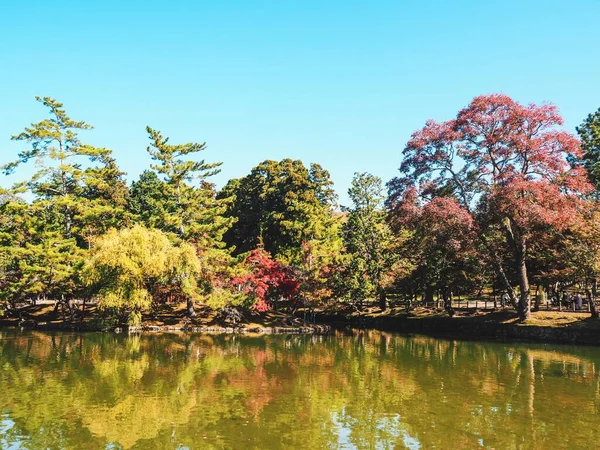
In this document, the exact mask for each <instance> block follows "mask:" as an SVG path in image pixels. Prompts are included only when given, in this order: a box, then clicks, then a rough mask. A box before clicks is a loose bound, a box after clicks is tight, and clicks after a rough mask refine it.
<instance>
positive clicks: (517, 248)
mask: <svg viewBox="0 0 600 450" xmlns="http://www.w3.org/2000/svg"><path fill="white" fill-rule="evenodd" d="M562 123H563V121H562V118H561V117H560V115H559V114H558V110H557V108H556V107H555V106H554V105H541V106H539V105H534V104H530V105H522V104H520V103H518V102H516V101H514V100H512V99H511V98H510V97H508V96H506V95H504V94H492V95H483V96H479V97H476V98H475V99H473V101H472V102H471V103H470V104H469V106H467V107H466V108H464V109H462V110H461V111H459V113H458V115H457V117H456V119H453V120H449V121H447V122H443V123H438V122H435V121H428V122H427V123H426V125H425V127H423V128H422V129H421V130H419V131H417V132H416V133H414V134H413V135H412V137H411V139H410V140H409V142H408V144H407V145H406V148H405V149H404V152H403V154H404V160H403V163H402V165H401V167H400V171H401V172H402V173H403V176H402V177H398V178H396V179H394V180H392V182H390V188H391V193H392V195H391V203H392V205H393V204H394V203H396V204H400V203H402V202H403V197H404V196H405V195H406V194H410V195H414V191H412V194H411V189H414V188H415V187H418V192H419V193H420V194H421V195H422V196H423V197H424V198H426V199H427V200H431V199H432V198H435V197H439V196H449V195H450V196H453V197H455V198H456V199H457V200H458V202H459V204H460V207H461V208H463V209H464V211H465V212H467V213H468V214H469V215H470V216H471V217H472V218H473V220H474V222H475V223H476V226H477V230H478V232H477V235H478V237H479V238H480V240H481V242H482V243H483V244H484V245H485V246H486V248H487V249H488V250H489V251H490V253H491V256H492V260H493V261H494V262H495V265H496V269H497V271H498V274H499V275H500V277H501V279H502V280H503V281H504V282H505V285H506V289H507V291H508V292H509V294H510V295H511V297H513V298H515V296H516V294H515V293H514V291H513V289H512V287H511V285H510V283H509V281H508V279H507V277H506V275H505V273H504V269H503V267H502V263H501V261H500V258H498V257H497V256H496V255H495V254H494V249H493V247H492V246H491V245H490V243H489V242H488V238H487V235H486V229H487V228H488V227H489V224H490V222H494V223H496V224H497V225H498V226H500V227H501V228H502V229H503V231H504V234H505V237H506V244H507V246H508V247H509V250H510V251H511V253H512V255H513V256H514V261H515V267H514V268H515V270H516V272H517V274H518V277H519V287H520V299H519V315H520V317H521V319H526V318H528V317H529V312H530V299H529V280H528V276H527V259H528V245H529V239H530V238H531V235H532V233H533V231H534V230H535V229H536V227H539V226H542V225H543V226H552V227H555V228H558V229H561V228H564V227H567V226H569V225H570V224H572V223H573V221H577V220H578V218H579V210H580V206H581V202H582V194H585V193H587V192H589V191H590V190H591V189H592V186H591V185H590V183H589V182H588V179H587V175H586V173H585V170H584V169H583V168H581V167H579V166H576V165H573V164H571V163H570V162H569V157H574V158H578V157H580V156H581V149H580V145H579V141H578V139H577V138H576V137H575V136H573V135H572V134H570V133H568V132H566V131H564V130H561V129H560V125H562ZM486 222H487V223H486Z"/></svg>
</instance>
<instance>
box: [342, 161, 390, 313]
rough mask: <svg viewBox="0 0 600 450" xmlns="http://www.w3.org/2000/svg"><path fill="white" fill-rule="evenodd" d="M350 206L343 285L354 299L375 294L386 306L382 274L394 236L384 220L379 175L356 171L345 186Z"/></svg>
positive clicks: (345, 235)
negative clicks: (344, 283)
mask: <svg viewBox="0 0 600 450" xmlns="http://www.w3.org/2000/svg"><path fill="white" fill-rule="evenodd" d="M348 195H349V197H350V200H351V201H352V207H351V208H350V209H349V211H348V221H347V222H346V223H345V224H344V231H343V235H344V244H345V247H346V252H347V253H348V255H349V257H350V258H349V261H348V264H347V267H346V278H345V282H346V287H347V291H348V294H349V297H350V298H351V300H353V301H357V302H359V303H360V302H362V300H364V299H366V298H371V297H377V298H378V300H379V303H380V306H381V309H386V308H387V297H386V289H385V288H386V286H385V276H386V273H387V272H389V271H390V270H391V268H392V266H393V264H394V262H395V260H396V259H397V258H396V252H395V251H394V244H395V239H394V236H393V234H392V232H391V230H390V228H389V226H388V224H387V223H386V213H385V210H384V199H385V196H384V192H383V185H382V181H381V179H380V178H379V177H376V176H374V175H371V174H369V173H355V174H354V179H353V180H352V185H351V187H350V189H348Z"/></svg>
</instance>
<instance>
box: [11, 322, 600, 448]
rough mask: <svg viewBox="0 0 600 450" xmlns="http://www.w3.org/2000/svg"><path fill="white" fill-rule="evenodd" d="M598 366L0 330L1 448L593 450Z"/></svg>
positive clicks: (409, 340)
mask: <svg viewBox="0 0 600 450" xmlns="http://www.w3.org/2000/svg"><path fill="white" fill-rule="evenodd" d="M599 362H600V351H599V350H598V349H596V348H590V347H579V348H577V347H566V346H562V347H561V346H555V347H552V346H543V345H505V344H494V343H476V342H458V341H450V340H439V339H433V338H427V337H403V336H398V335H394V334H389V333H378V332H367V331H357V332H354V333H350V334H339V335H336V336H243V337H240V336H233V335H227V336H201V335H196V336H193V335H179V334H172V335H168V334H165V335H136V336H123V335H114V334H45V333H37V332H27V333H19V332H1V333H0V414H1V415H0V447H1V448H28V449H42V448H44V449H45V448H52V449H53V448H67V449H71V448H73V449H81V448H86V449H94V448H114V449H118V448H124V449H130V448H135V449H138V448H139V449H142V448H143V449H146V448H157V449H159V448H160V449H162V448H190V449H192V448H213V449H225V448H257V449H258V448H260V449H264V448H270V449H271V448H311V449H312V448H381V449H387V448H409V449H419V448H469V449H470V448H478V447H483V448H505V449H510V448H574V447H580V448H581V447H591V446H594V445H595V443H596V442H597V441H598V438H599V437H600V432H599V431H597V427H596V423H595V422H596V420H597V413H598V400H599V378H598V371H597V368H598V363H599Z"/></svg>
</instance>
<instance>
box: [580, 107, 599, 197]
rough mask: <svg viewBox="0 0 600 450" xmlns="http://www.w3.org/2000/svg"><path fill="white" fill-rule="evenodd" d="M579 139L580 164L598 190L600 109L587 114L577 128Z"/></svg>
mask: <svg viewBox="0 0 600 450" xmlns="http://www.w3.org/2000/svg"><path fill="white" fill-rule="evenodd" d="M577 133H578V134H579V138H580V139H581V149H582V150H583V154H582V155H581V162H582V163H583V166H584V167H585V168H586V169H587V171H588V174H589V177H590V180H591V182H592V183H594V185H595V186H596V189H599V188H600V108H598V110H597V111H596V112H594V113H592V114H589V115H588V116H587V118H586V119H585V120H584V121H583V123H582V124H581V125H579V126H578V127H577Z"/></svg>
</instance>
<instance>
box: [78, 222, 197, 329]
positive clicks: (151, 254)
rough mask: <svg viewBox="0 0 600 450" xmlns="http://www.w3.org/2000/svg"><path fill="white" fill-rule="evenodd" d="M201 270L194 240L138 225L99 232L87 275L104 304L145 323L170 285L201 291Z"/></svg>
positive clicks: (185, 292) (190, 293)
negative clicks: (172, 239) (176, 242)
mask: <svg viewBox="0 0 600 450" xmlns="http://www.w3.org/2000/svg"><path fill="white" fill-rule="evenodd" d="M199 273H200V267H199V263H198V259H197V258H196V253H195V250H194V248H193V247H192V246H190V245H189V244H186V243H182V244H180V245H178V246H175V245H173V244H172V243H171V242H170V241H169V238H168V236H167V235H166V234H165V233H163V232H161V231H159V230H156V229H148V228H144V227H143V226H141V225H135V226H134V227H132V228H124V229H122V230H119V231H117V230H115V229H111V230H109V231H108V232H107V233H106V234H105V235H103V236H101V237H99V238H97V239H96V240H95V242H94V246H93V247H92V250H91V255H90V257H89V258H88V260H87V261H86V264H85V267H84V269H83V275H82V276H83V279H84V281H85V283H86V285H87V286H88V289H89V292H90V293H92V294H93V295H96V296H97V297H98V299H99V307H100V308H101V309H105V310H113V311H116V312H117V314H118V316H119V317H120V318H121V319H122V320H123V321H126V322H128V323H130V324H139V323H140V321H141V317H142V313H144V312H147V311H148V310H149V308H150V306H151V305H152V302H153V301H154V300H156V299H157V295H158V293H159V292H160V291H161V290H163V289H164V288H168V289H170V290H171V291H172V292H174V293H175V294H176V295H178V296H180V297H184V298H194V297H196V296H197V295H198V289H197V285H196V277H197V276H198V275H199Z"/></svg>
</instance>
